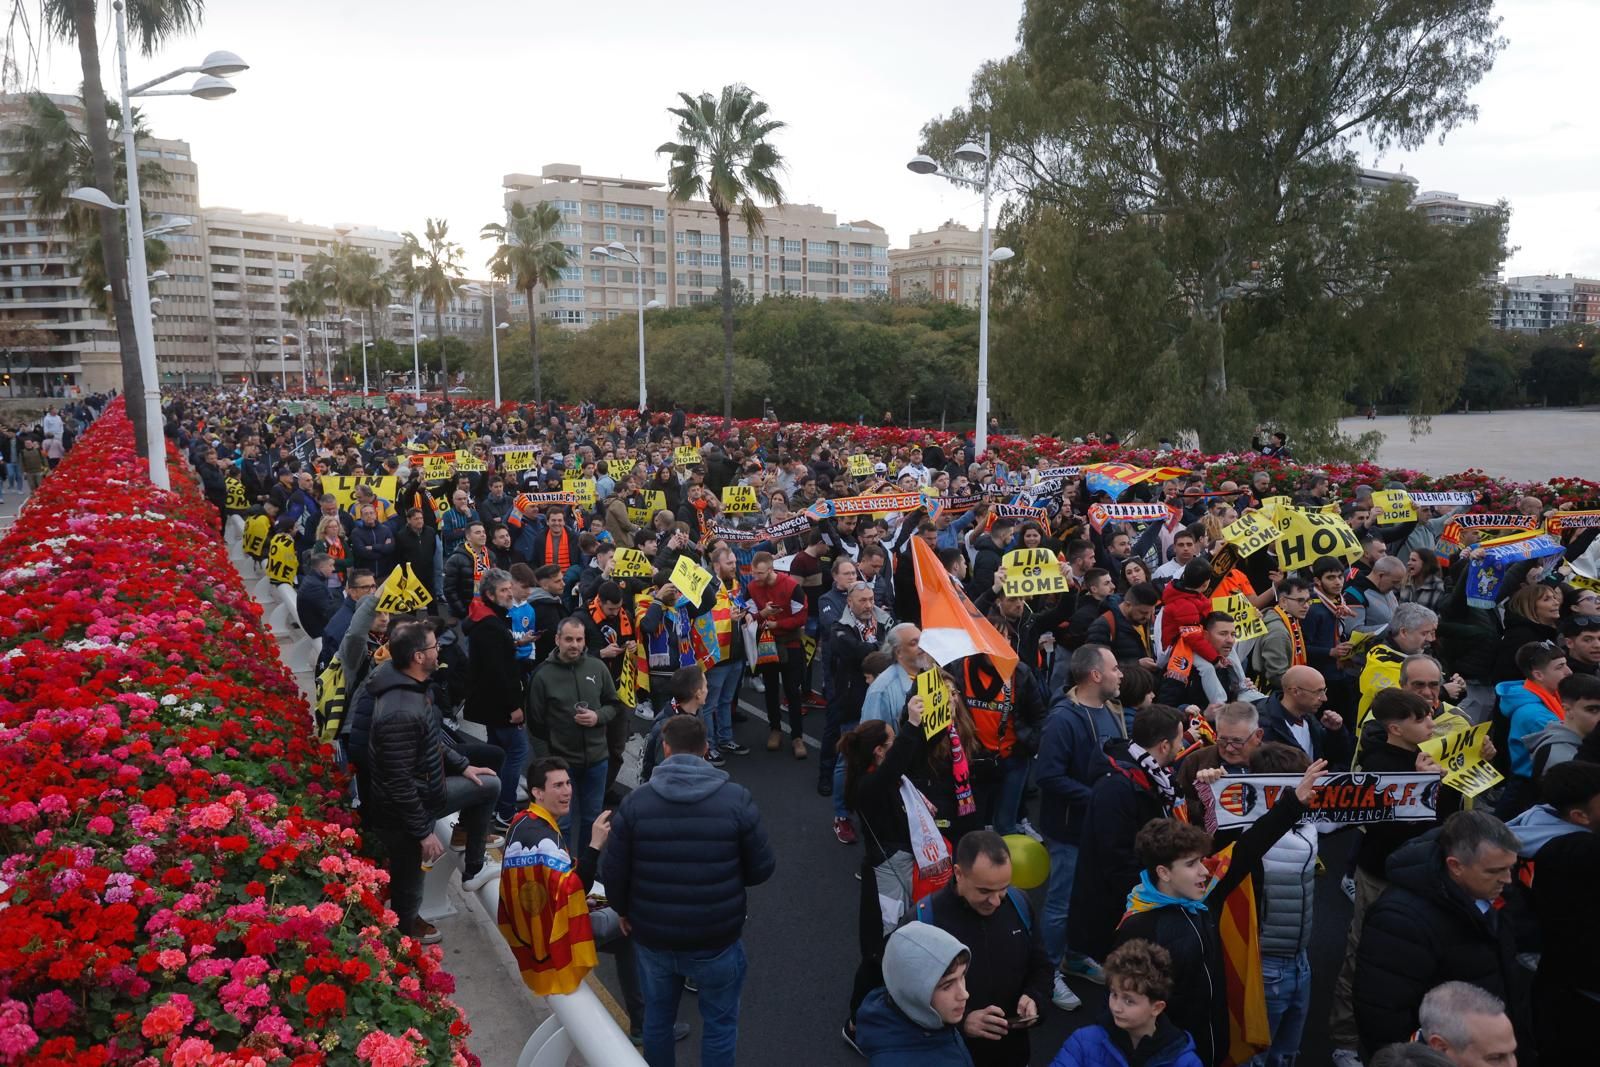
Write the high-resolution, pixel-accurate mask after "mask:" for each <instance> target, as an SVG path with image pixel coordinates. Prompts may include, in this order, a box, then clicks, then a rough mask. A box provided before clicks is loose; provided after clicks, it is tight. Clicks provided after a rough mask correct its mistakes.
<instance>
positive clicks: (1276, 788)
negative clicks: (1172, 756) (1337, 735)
mask: <svg viewBox="0 0 1600 1067" xmlns="http://www.w3.org/2000/svg"><path fill="white" fill-rule="evenodd" d="M1299 784H1300V776H1299V775H1295V774H1230V775H1225V776H1224V777H1222V778H1220V779H1218V780H1217V782H1216V783H1215V784H1213V785H1206V784H1205V783H1196V786H1195V788H1196V790H1197V791H1198V792H1199V794H1200V799H1201V800H1202V801H1204V803H1205V806H1206V829H1207V830H1208V831H1210V832H1211V833H1216V832H1217V831H1218V830H1235V829H1240V828H1242V827H1246V826H1249V825H1250V824H1251V823H1253V822H1255V821H1256V820H1257V819H1259V818H1261V816H1263V815H1265V814H1266V813H1267V812H1269V811H1271V810H1272V806H1273V805H1274V804H1276V803H1277V802H1278V800H1279V799H1280V798H1281V797H1284V796H1286V795H1288V794H1291V793H1293V792H1294V789H1295V786H1297V785H1299ZM1317 787H1318V789H1317V797H1316V799H1315V800H1313V801H1312V802H1311V804H1310V806H1309V807H1308V809H1307V811H1306V817H1305V818H1306V821H1307V822H1318V823H1334V824H1339V825H1347V826H1348V825H1359V824H1363V823H1375V822H1431V821H1432V820H1434V819H1436V818H1437V817H1438V814H1439V776H1438V775H1437V774H1374V773H1368V772H1364V771H1340V772H1338V773H1335V774H1325V775H1323V776H1322V777H1321V778H1318V779H1317Z"/></svg>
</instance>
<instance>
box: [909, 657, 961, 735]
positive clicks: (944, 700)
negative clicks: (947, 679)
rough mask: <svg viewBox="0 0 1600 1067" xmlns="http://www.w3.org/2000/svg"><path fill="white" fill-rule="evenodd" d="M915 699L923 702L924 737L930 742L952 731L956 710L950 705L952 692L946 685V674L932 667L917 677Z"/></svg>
mask: <svg viewBox="0 0 1600 1067" xmlns="http://www.w3.org/2000/svg"><path fill="white" fill-rule="evenodd" d="M913 699H920V700H921V701H922V735H923V736H924V737H926V738H929V739H930V740H931V739H932V738H935V737H937V736H939V734H940V733H942V732H944V731H945V730H948V729H950V724H951V723H952V722H954V721H955V708H954V707H953V706H952V705H951V703H950V690H949V689H948V688H947V687H946V686H945V684H944V672H943V671H941V670H940V669H939V668H938V667H930V668H928V669H927V670H925V671H923V672H922V673H921V674H919V675H917V694H916V697H915V698H913Z"/></svg>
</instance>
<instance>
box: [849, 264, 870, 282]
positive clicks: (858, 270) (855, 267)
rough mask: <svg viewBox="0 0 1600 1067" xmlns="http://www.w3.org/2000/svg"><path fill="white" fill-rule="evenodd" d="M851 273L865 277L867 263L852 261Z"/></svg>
mask: <svg viewBox="0 0 1600 1067" xmlns="http://www.w3.org/2000/svg"><path fill="white" fill-rule="evenodd" d="M850 273H851V274H853V275H855V276H856V277H859V278H864V277H866V275H867V265H866V264H865V263H852V264H850Z"/></svg>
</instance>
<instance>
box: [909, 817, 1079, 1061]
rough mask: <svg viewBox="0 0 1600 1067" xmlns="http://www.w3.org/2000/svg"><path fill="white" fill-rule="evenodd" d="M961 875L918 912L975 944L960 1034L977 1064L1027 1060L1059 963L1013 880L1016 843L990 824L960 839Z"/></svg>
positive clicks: (925, 901) (958, 864) (958, 867)
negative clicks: (1010, 845)
mask: <svg viewBox="0 0 1600 1067" xmlns="http://www.w3.org/2000/svg"><path fill="white" fill-rule="evenodd" d="M955 859H956V868H955V877H954V878H953V879H952V880H951V882H950V883H949V884H948V885H946V886H945V887H944V888H943V889H941V890H939V891H938V892H937V893H934V894H932V895H931V896H927V897H924V898H923V899H922V902H921V903H920V904H919V905H917V920H918V921H919V922H925V923H929V924H931V925H933V926H937V927H938V928H939V929H941V930H944V931H945V932H946V933H949V934H951V935H953V936H954V937H955V938H956V939H957V940H958V941H960V942H961V943H962V944H963V945H968V946H971V947H972V963H971V965H970V966H969V967H968V969H967V992H968V994H969V998H968V1000H967V1007H966V1014H965V1015H964V1016H962V1019H961V1036H962V1038H963V1039H964V1040H965V1041H966V1043H967V1050H968V1051H969V1052H971V1053H972V1062H973V1064H974V1065H975V1067H1027V1065H1028V1063H1029V1062H1030V1057H1031V1053H1032V1049H1031V1048H1030V1047H1029V1040H1028V1032H1029V1030H1030V1029H1031V1028H1032V1027H1034V1026H1036V1025H1038V1022H1039V1011H1040V1006H1041V1005H1043V1004H1045V1003H1046V1002H1047V1001H1048V1000H1049V999H1050V988H1051V976H1052V973H1053V968H1052V967H1051V965H1050V960H1049V957H1047V956H1046V955H1045V952H1044V942H1043V941H1041V940H1040V937H1039V928H1038V924H1037V923H1036V922H1035V921H1034V916H1033V914H1032V911H1031V910H1030V908H1029V906H1028V898H1027V897H1026V896H1024V895H1023V893H1022V891H1021V890H1018V889H1013V888H1012V887H1011V851H1010V849H1008V848H1007V847H1006V842H1005V838H1003V837H1001V836H1000V835H999V834H997V833H994V832H993V831H991V830H973V831H971V832H969V833H966V834H963V835H962V837H961V840H960V841H958V842H957V843H956V856H955Z"/></svg>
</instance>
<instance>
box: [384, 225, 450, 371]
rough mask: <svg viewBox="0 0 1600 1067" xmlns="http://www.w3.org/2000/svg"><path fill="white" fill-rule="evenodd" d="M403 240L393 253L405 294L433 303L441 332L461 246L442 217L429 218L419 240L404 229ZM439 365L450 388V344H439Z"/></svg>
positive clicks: (396, 270) (435, 321)
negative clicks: (452, 237)
mask: <svg viewBox="0 0 1600 1067" xmlns="http://www.w3.org/2000/svg"><path fill="white" fill-rule="evenodd" d="M401 236H402V237H403V239H404V242H403V243H402V245H401V246H400V251H398V252H396V253H395V276H396V278H397V280H398V281H399V283H400V288H401V291H402V292H404V293H405V294H406V295H407V296H420V297H422V299H424V300H426V301H428V302H429V303H431V304H432V305H433V310H434V323H435V326H436V331H435V332H437V333H439V334H443V333H444V309H445V308H446V307H447V306H449V304H450V301H452V300H454V299H455V297H456V294H457V293H458V292H460V290H461V269H462V268H461V246H460V245H458V244H456V242H454V241H452V240H450V224H449V223H448V222H446V221H445V220H444V219H429V220H427V225H426V226H425V228H424V229H423V235H422V240H418V239H417V235H416V234H414V233H412V232H410V231H409V230H408V231H406V232H405V233H404V234H402V235H401ZM434 347H435V348H437V349H438V352H439V360H440V363H439V367H440V369H441V370H442V371H443V372H444V388H445V390H446V391H448V390H449V388H450V364H449V362H448V360H449V350H450V346H449V345H445V346H442V347H441V346H438V345H435V346H434Z"/></svg>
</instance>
